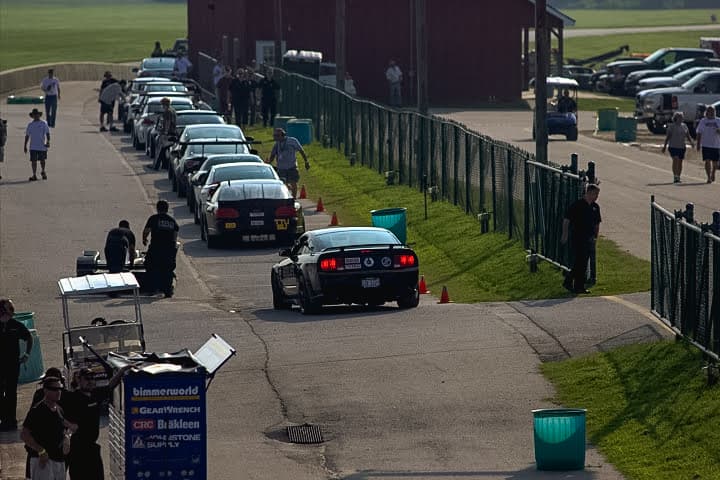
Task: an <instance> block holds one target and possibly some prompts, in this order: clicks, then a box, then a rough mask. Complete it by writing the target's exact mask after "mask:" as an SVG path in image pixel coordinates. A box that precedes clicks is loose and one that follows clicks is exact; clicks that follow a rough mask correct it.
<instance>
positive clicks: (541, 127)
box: [535, 0, 550, 163]
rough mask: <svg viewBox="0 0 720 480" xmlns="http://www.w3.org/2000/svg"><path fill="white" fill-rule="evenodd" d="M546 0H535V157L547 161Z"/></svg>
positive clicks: (547, 41) (547, 42)
mask: <svg viewBox="0 0 720 480" xmlns="http://www.w3.org/2000/svg"><path fill="white" fill-rule="evenodd" d="M549 40H550V36H549V31H548V26H547V0H535V158H536V160H537V161H538V162H539V163H548V152H547V147H548V132H547V120H546V116H547V74H548V63H549V58H550V57H549V55H550V41H549Z"/></svg>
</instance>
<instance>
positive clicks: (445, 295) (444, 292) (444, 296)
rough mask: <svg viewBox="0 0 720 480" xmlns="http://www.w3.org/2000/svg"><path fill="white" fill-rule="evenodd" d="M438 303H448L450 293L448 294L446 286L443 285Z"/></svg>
mask: <svg viewBox="0 0 720 480" xmlns="http://www.w3.org/2000/svg"><path fill="white" fill-rule="evenodd" d="M438 303H450V295H448V291H447V287H443V290H442V295H440V301H439V302H438Z"/></svg>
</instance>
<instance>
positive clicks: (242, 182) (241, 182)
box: [223, 164, 285, 187]
mask: <svg viewBox="0 0 720 480" xmlns="http://www.w3.org/2000/svg"><path fill="white" fill-rule="evenodd" d="M251 165H252V164H251ZM254 183H264V184H268V185H285V182H283V181H282V180H271V179H269V178H259V179H255V180H228V181H227V182H223V185H230V186H234V187H239V186H242V185H252V184H254Z"/></svg>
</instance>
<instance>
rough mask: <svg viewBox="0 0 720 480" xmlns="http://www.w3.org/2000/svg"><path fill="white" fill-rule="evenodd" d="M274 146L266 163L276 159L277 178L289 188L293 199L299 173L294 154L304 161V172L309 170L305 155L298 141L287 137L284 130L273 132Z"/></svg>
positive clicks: (278, 129) (277, 129) (295, 195)
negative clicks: (300, 156)
mask: <svg viewBox="0 0 720 480" xmlns="http://www.w3.org/2000/svg"><path fill="white" fill-rule="evenodd" d="M273 140H275V145H274V146H273V148H272V151H271V152H270V158H268V160H267V163H272V162H273V160H275V159H276V158H277V169H278V176H279V177H280V178H281V179H282V180H283V181H284V182H285V183H286V184H287V185H288V186H289V187H290V191H291V192H292V195H293V198H296V197H297V182H298V180H300V172H299V171H298V166H297V157H296V155H295V153H296V152H299V153H300V155H302V157H303V159H305V170H309V169H310V162H308V157H307V154H306V153H305V150H304V149H303V147H302V145H300V142H298V139H297V138H295V137H288V136H287V134H286V133H285V130H283V129H282V128H276V129H275V130H274V131H273Z"/></svg>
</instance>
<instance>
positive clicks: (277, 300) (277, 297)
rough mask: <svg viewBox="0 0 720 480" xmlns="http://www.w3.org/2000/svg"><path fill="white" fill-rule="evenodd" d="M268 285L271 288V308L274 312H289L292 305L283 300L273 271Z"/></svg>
mask: <svg viewBox="0 0 720 480" xmlns="http://www.w3.org/2000/svg"><path fill="white" fill-rule="evenodd" d="M270 285H271V287H272V296H273V308H274V309H275V310H290V309H291V308H292V305H291V304H290V302H288V301H287V299H286V298H285V294H284V293H283V290H282V286H281V285H280V280H279V279H278V278H277V274H276V273H275V272H274V271H273V272H272V273H271V274H270Z"/></svg>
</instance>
